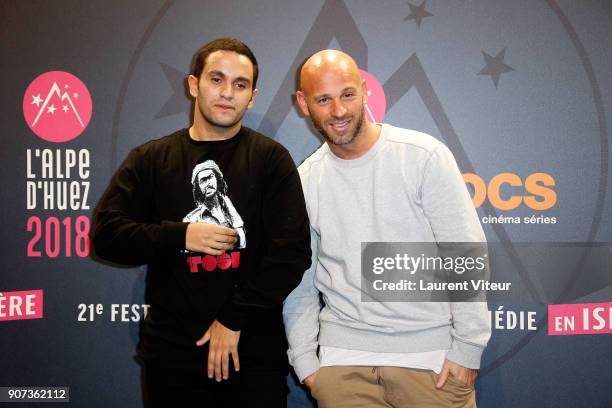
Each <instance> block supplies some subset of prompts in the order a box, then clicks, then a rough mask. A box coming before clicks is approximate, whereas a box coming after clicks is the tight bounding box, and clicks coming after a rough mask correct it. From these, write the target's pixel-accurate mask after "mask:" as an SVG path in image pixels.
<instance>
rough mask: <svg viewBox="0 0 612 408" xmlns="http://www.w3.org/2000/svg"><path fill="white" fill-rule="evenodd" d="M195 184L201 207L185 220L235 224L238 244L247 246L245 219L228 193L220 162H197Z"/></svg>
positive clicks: (195, 195) (194, 195)
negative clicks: (243, 219)
mask: <svg viewBox="0 0 612 408" xmlns="http://www.w3.org/2000/svg"><path fill="white" fill-rule="evenodd" d="M191 184H192V185H193V200H194V202H195V204H196V206H197V207H196V208H195V209H194V210H193V211H191V212H190V213H189V214H187V215H186V216H185V217H184V218H183V222H206V223H209V224H219V225H223V226H224V227H228V228H234V229H236V230H237V231H238V242H236V246H235V248H236V249H242V248H245V247H246V234H245V230H244V221H242V217H240V214H238V211H236V208H235V207H234V205H233V204H232V201H231V200H230V198H229V197H228V195H227V184H226V183H225V180H224V179H223V173H221V170H220V169H219V166H217V163H215V162H214V161H213V160H206V161H205V162H203V163H199V164H198V165H197V166H195V167H194V168H193V173H192V175H191Z"/></svg>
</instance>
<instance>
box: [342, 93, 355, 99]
mask: <svg viewBox="0 0 612 408" xmlns="http://www.w3.org/2000/svg"><path fill="white" fill-rule="evenodd" d="M342 96H344V97H345V98H353V97H354V96H355V93H354V92H347V93H345V94H344V95H342Z"/></svg>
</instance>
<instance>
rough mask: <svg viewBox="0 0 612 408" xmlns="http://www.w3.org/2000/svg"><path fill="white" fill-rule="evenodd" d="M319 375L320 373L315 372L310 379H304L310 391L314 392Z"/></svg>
mask: <svg viewBox="0 0 612 408" xmlns="http://www.w3.org/2000/svg"><path fill="white" fill-rule="evenodd" d="M317 373H318V371H315V372H314V373H312V374H310V375H309V376H308V377H306V378H304V385H305V386H306V387H308V389H309V390H312V385H313V384H314V382H315V381H316V379H317Z"/></svg>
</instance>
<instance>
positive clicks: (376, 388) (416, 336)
mask: <svg viewBox="0 0 612 408" xmlns="http://www.w3.org/2000/svg"><path fill="white" fill-rule="evenodd" d="M296 96H297V102H298V104H299V107H300V109H301V111H302V112H303V113H304V115H306V116H308V117H310V119H311V121H312V124H313V126H314V127H315V128H316V129H317V130H318V131H319V133H321V135H322V136H323V137H324V139H325V143H324V144H323V145H322V146H321V147H320V148H319V149H318V150H317V151H316V152H315V153H314V154H313V155H312V156H310V157H309V158H308V159H306V160H305V161H304V163H302V165H301V166H299V173H300V177H301V180H302V187H303V190H304V194H305V198H306V204H307V209H308V215H309V218H310V223H311V242H312V249H313V262H312V266H311V268H310V269H309V270H308V271H307V272H306V273H305V275H304V277H303V279H302V282H301V284H300V285H299V286H298V287H297V288H296V289H295V290H294V291H293V292H292V294H291V295H290V296H289V297H288V298H287V300H286V301H285V305H284V312H283V314H284V319H285V327H286V331H287V337H288V339H289V345H290V349H289V360H290V362H291V364H292V365H293V367H294V368H295V371H296V373H297V375H298V377H299V379H300V381H302V382H304V384H305V385H306V386H307V387H308V388H309V389H310V391H311V393H312V395H313V397H314V398H316V399H317V401H318V406H319V407H321V408H325V407H333V408H341V407H368V408H372V407H475V406H476V403H475V393H474V381H475V379H476V374H477V369H478V368H479V366H480V359H481V355H482V352H483V350H484V348H485V346H486V344H487V341H488V339H489V337H490V322H489V317H488V312H487V308H486V304H485V303H474V302H472V303H448V302H438V303H433V302H427V303H416V302H393V303H392V302H362V299H361V297H362V290H361V266H360V263H361V243H362V242H390V241H394V242H485V236H484V233H483V231H482V228H481V226H480V223H479V221H478V217H477V215H476V211H475V210H474V206H473V204H472V201H471V199H470V196H469V193H468V191H467V189H466V187H465V184H464V182H463V178H462V176H461V173H460V172H459V169H458V167H457V164H456V162H455V160H454V158H453V156H452V154H451V153H450V151H449V149H448V148H447V147H446V146H445V145H443V144H442V143H441V142H439V141H438V140H437V139H435V138H433V137H431V136H428V135H426V134H423V133H420V132H416V131H413V130H407V129H400V128H397V127H393V126H391V125H388V124H377V123H372V122H369V121H368V120H366V119H365V117H364V105H365V103H366V102H367V88H366V83H365V81H364V80H363V79H362V78H361V76H360V74H359V69H358V67H357V65H356V63H355V61H354V60H353V59H352V58H351V57H350V56H348V55H347V54H345V53H342V52H340V51H334V50H325V51H321V52H318V53H316V54H314V55H313V56H311V57H310V58H309V59H308V60H307V61H306V62H305V63H304V65H303V66H302V69H301V72H300V89H299V90H298V91H297V94H296ZM319 294H321V295H322V299H323V305H322V307H321V304H320V301H319ZM317 350H318V354H317Z"/></svg>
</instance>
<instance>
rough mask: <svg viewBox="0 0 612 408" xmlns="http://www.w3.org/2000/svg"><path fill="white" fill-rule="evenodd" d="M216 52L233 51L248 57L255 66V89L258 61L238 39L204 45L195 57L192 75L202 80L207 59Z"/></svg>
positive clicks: (222, 40)
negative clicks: (201, 76)
mask: <svg viewBox="0 0 612 408" xmlns="http://www.w3.org/2000/svg"><path fill="white" fill-rule="evenodd" d="M215 51H233V52H235V53H237V54H240V55H244V56H245V57H247V58H248V59H249V60H250V61H251V63H252V64H253V89H255V85H257V77H258V76H259V67H258V65H257V59H256V58H255V54H253V51H251V49H250V48H249V47H247V46H246V44H245V43H243V42H242V41H240V40H238V39H237V38H217V39H216V40H213V41H211V42H209V43H208V44H204V45H203V46H202V48H200V49H199V50H198V51H197V52H196V53H195V54H194V55H193V59H192V61H191V70H190V71H191V72H190V73H191V75H193V76H194V77H196V78H198V79H200V75H202V71H203V70H204V65H206V58H208V56H209V55H210V54H212V53H213V52H215Z"/></svg>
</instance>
